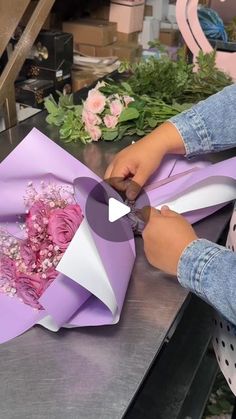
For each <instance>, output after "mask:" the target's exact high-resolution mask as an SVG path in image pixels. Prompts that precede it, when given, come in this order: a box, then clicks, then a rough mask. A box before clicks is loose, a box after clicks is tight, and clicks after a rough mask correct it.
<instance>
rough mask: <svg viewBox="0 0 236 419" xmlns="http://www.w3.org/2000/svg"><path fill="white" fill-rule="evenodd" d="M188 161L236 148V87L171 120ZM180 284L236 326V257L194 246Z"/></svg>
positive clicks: (206, 244) (199, 243) (184, 260)
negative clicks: (181, 141) (178, 134)
mask: <svg viewBox="0 0 236 419" xmlns="http://www.w3.org/2000/svg"><path fill="white" fill-rule="evenodd" d="M170 122H172V123H173V124H174V125H175V127H176V128H177V129H178V131H179V133H180V134H181V136H182V139H183V142H184V144H185V149H186V157H192V156H196V155H199V154H203V153H208V152H212V151H220V150H225V149H228V148H233V147H236V84H234V85H232V86H229V87H226V88H225V89H223V90H222V91H221V92H219V93H217V94H216V95H213V96H211V97H209V98H208V99H206V100H205V101H202V102H199V103H198V104H197V105H195V106H193V107H192V108H191V109H190V110H187V111H185V112H183V113H181V114H180V115H177V116H175V117H174V118H171V119H170ZM177 276H178V280H179V282H180V284H181V285H182V286H184V287H186V288H188V289H189V290H191V291H192V292H194V293H195V294H197V295H198V296H199V297H201V298H202V299H204V300H205V301H207V302H208V303H209V304H211V305H212V306H213V307H215V308H216V309H217V310H218V311H219V312H220V313H221V314H222V315H223V316H224V317H225V318H226V319H228V320H229V321H230V322H231V323H233V324H234V325H236V253H234V252H233V251H231V250H228V249H226V248H224V247H222V246H219V245H217V244H215V243H212V242H210V241H208V240H205V239H198V240H195V241H194V242H192V243H190V245H189V246H188V247H187V248H186V249H185V250H184V251H183V253H182V255H181V257H180V260H179V264H178V274H177Z"/></svg>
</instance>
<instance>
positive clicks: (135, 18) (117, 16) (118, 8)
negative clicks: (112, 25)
mask: <svg viewBox="0 0 236 419" xmlns="http://www.w3.org/2000/svg"><path fill="white" fill-rule="evenodd" d="M143 16H144V4H140V5H134V6H123V5H121V4H116V3H111V6H110V16H109V20H110V22H116V23H117V30H118V32H123V33H132V32H138V31H141V30H142V26H143Z"/></svg>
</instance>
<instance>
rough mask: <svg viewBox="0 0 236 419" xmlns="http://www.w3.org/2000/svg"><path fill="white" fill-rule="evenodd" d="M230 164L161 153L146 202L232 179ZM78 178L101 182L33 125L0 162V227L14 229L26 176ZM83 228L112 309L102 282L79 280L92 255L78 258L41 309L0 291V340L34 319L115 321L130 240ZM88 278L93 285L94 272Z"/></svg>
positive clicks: (128, 267) (53, 325)
mask: <svg viewBox="0 0 236 419" xmlns="http://www.w3.org/2000/svg"><path fill="white" fill-rule="evenodd" d="M235 168H236V159H230V160H228V161H225V162H222V163H218V164H215V165H209V163H206V162H193V163H191V162H187V161H185V160H184V159H181V158H179V157H178V158H177V157H176V158H174V157H173V158H167V159H165V161H164V162H163V164H162V166H161V167H160V168H159V170H158V172H157V173H156V174H154V176H153V177H152V178H151V181H150V184H149V185H148V186H147V188H146V189H147V194H148V196H149V199H150V203H151V205H153V206H157V205H159V204H161V203H165V202H168V201H169V200H170V199H171V198H173V197H175V196H176V195H178V194H180V195H181V193H183V192H184V193H185V192H186V191H188V190H189V189H191V188H193V187H194V186H195V185H200V184H201V182H203V181H204V180H205V179H209V178H211V179H213V178H214V177H215V176H218V177H219V176H220V177H223V178H227V179H231V180H235V178H236V170H235ZM183 173H185V174H184V175H183ZM178 176H180V177H178ZM80 177H88V178H92V179H94V180H96V181H98V182H99V181H101V179H100V178H99V177H98V176H96V175H95V174H94V173H93V172H92V171H91V170H89V169H88V168H87V167H86V166H84V165H83V164H82V163H80V162H79V161H78V160H77V159H75V158H74V157H72V156H71V155H70V154H69V153H67V152H66V151H65V150H63V149H62V148H60V147H59V146H58V145H57V144H55V143H54V142H52V141H51V140H50V139H49V138H47V137H46V136H45V135H43V134H42V133H40V132H39V131H38V130H37V129H33V130H32V131H31V132H30V133H29V134H28V135H27V137H26V138H25V139H24V140H23V141H22V142H21V143H20V144H19V145H18V146H17V147H16V148H15V149H14V150H13V151H12V152H11V153H10V154H9V156H8V157H7V158H6V159H5V160H4V161H3V162H2V163H1V164H0V190H1V202H0V226H6V224H7V228H8V229H9V231H10V232H11V233H12V234H18V231H17V229H16V221H17V220H18V216H19V215H24V214H25V207H24V202H23V198H22V197H23V196H24V194H25V188H26V185H27V183H28V182H29V181H33V182H34V184H35V185H36V186H37V184H39V183H40V181H42V180H52V181H56V182H57V183H60V184H69V185H73V183H74V181H75V180H76V179H79V178H80ZM86 193H88V191H87V192H86V191H81V194H80V193H79V192H78V203H79V204H80V206H81V207H82V210H83V211H84V208H85V203H86V199H87V196H86ZM220 205H221V206H222V205H223V204H222V203H220V204H217V205H214V206H211V207H209V208H207V209H204V203H203V205H202V209H199V210H197V211H193V212H192V213H191V212H190V213H187V214H186V216H187V218H188V219H189V220H190V221H191V222H195V221H197V220H198V219H201V218H204V217H205V216H207V215H208V214H210V213H212V212H214V211H215V210H216V209H218V208H219V206H220ZM200 208H201V207H200ZM80 228H81V227H80ZM80 228H79V230H80ZM86 228H87V230H86ZM83 229H84V233H83V234H85V236H84V238H86V234H87V235H91V237H92V240H93V242H94V244H95V247H94V252H95V251H96V252H97V253H98V255H99V257H100V260H101V263H102V265H103V267H102V268H103V269H104V272H105V273H106V275H107V277H108V279H109V283H110V291H111V295H113V296H114V300H115V302H116V309H115V310H114V311H112V310H111V308H110V306H109V304H108V305H106V304H104V301H105V299H103V297H102V292H103V289H102V286H100V288H99V287H98V292H97V294H96V292H93V285H89V284H88V285H87V284H86V281H83V277H82V276H81V275H82V273H83V272H85V271H86V270H87V271H86V273H87V274H88V275H89V274H90V272H91V269H92V268H91V264H93V261H92V260H90V259H88V260H86V257H84V258H83V265H84V266H83V270H81V266H80V265H79V264H78V266H76V269H77V271H78V272H77V274H78V277H79V278H81V283H78V282H76V281H74V280H73V279H70V278H69V277H68V276H66V275H64V274H62V273H59V274H58V276H57V278H56V280H55V281H54V282H53V283H52V284H51V285H50V287H49V288H48V289H47V290H46V291H45V292H44V294H43V295H42V297H41V298H40V303H41V304H42V306H43V307H44V310H41V311H37V310H35V309H33V308H31V307H29V306H27V305H25V304H23V303H22V302H21V301H20V300H18V299H17V298H14V297H13V298H10V297H8V296H6V295H4V294H0V342H1V343H2V342H5V341H7V340H9V339H12V338H14V337H16V336H18V335H19V334H21V333H23V332H25V331H26V330H28V329H29V328H31V327H32V326H33V325H34V324H42V325H43V326H45V327H48V328H49V329H51V330H54V331H56V330H58V329H59V328H60V327H79V326H90V325H93V326H95V325H104V324H114V323H117V322H118V321H119V317H120V313H121V310H122V306H123V303H124V298H125V294H126V290H127V286H128V283H129V279H130V275H131V272H132V269H133V264H134V260H135V247H134V240H129V241H127V242H122V243H117V242H108V241H107V240H105V239H102V238H101V237H98V236H96V234H95V233H94V232H92V231H89V227H88V225H87V226H86V220H85V225H84V227H83ZM81 231H82V229H81ZM78 233H79V231H78ZM81 245H83V243H81ZM69 247H70V246H69ZM81 249H82V248H81ZM79 252H80V249H78V254H79ZM81 252H82V250H81ZM66 253H67V252H66ZM65 255H66V254H65ZM65 255H64V256H65ZM114 255H115V257H114ZM64 256H63V258H64ZM85 256H86V255H85ZM63 258H62V259H63ZM80 271H81V272H80ZM85 276H86V275H85ZM92 279H93V281H94V283H95V284H96V277H94V278H92ZM95 288H96V287H95ZM100 296H101V297H100Z"/></svg>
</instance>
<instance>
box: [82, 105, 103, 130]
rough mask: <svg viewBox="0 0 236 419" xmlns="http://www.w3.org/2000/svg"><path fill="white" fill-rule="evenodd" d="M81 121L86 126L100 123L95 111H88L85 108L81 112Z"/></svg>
mask: <svg viewBox="0 0 236 419" xmlns="http://www.w3.org/2000/svg"><path fill="white" fill-rule="evenodd" d="M82 121H83V122H84V123H85V125H86V126H87V127H89V126H91V125H99V124H101V122H102V121H101V118H99V116H98V115H96V114H95V113H92V112H89V111H87V110H86V109H83V112H82Z"/></svg>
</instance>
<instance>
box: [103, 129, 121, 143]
mask: <svg viewBox="0 0 236 419" xmlns="http://www.w3.org/2000/svg"><path fill="white" fill-rule="evenodd" d="M117 136H118V129H112V130H104V131H103V133H102V138H103V140H105V141H113V140H114V139H115V138H116V137H117Z"/></svg>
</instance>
